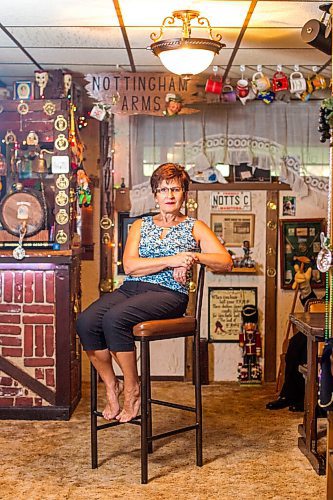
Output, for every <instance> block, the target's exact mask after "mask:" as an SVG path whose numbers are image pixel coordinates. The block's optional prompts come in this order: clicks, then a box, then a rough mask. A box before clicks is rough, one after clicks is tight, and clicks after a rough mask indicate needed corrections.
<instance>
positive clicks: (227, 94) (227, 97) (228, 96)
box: [221, 85, 236, 102]
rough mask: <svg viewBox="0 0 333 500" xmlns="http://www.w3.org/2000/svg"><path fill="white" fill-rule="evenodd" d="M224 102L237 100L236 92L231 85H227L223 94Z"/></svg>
mask: <svg viewBox="0 0 333 500" xmlns="http://www.w3.org/2000/svg"><path fill="white" fill-rule="evenodd" d="M221 100H222V102H236V92H235V91H234V89H233V87H232V86H231V85H225V86H224V87H223V90H222V94H221Z"/></svg>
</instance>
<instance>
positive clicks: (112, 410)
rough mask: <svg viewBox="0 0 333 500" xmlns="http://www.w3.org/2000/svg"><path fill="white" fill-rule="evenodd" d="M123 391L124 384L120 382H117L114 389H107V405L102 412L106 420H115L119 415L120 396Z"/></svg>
mask: <svg viewBox="0 0 333 500" xmlns="http://www.w3.org/2000/svg"><path fill="white" fill-rule="evenodd" d="M123 390H124V384H123V383H122V382H121V381H120V380H116V382H115V385H114V387H112V388H111V387H110V388H107V389H106V399H107V403H106V405H105V408H104V410H103V411H102V415H103V417H104V418H105V420H113V419H114V418H116V416H117V415H119V412H120V406H119V396H120V394H121V393H122V392H123Z"/></svg>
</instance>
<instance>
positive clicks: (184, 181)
mask: <svg viewBox="0 0 333 500" xmlns="http://www.w3.org/2000/svg"><path fill="white" fill-rule="evenodd" d="M171 179H177V180H178V181H179V183H180V185H181V187H182V188H183V190H184V191H188V189H189V184H190V176H189V175H188V173H187V172H186V170H185V168H184V167H183V166H182V165H179V164H178V163H162V165H160V166H159V167H157V169H156V170H154V172H153V174H152V176H151V178H150V185H151V189H152V191H153V193H154V194H155V193H156V190H157V188H158V187H159V186H160V185H161V183H162V181H170V180H171Z"/></svg>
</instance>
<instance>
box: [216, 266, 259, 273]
mask: <svg viewBox="0 0 333 500" xmlns="http://www.w3.org/2000/svg"><path fill="white" fill-rule="evenodd" d="M207 271H210V272H211V273H213V274H256V273H257V269H256V268H255V267H234V268H233V269H232V271H227V272H223V273H218V272H214V271H212V270H211V269H209V268H208V269H207Z"/></svg>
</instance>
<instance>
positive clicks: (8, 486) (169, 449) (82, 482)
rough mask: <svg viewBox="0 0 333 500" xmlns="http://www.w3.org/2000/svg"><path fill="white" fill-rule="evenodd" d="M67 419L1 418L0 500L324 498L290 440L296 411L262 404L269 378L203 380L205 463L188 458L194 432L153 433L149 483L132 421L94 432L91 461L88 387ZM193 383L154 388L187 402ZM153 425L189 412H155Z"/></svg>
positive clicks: (269, 390)
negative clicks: (252, 383)
mask: <svg viewBox="0 0 333 500" xmlns="http://www.w3.org/2000/svg"><path fill="white" fill-rule="evenodd" d="M84 389H85V390H84V393H85V394H84V398H83V400H82V401H81V403H80V405H79V407H78V408H77V410H76V411H75V413H74V415H73V417H72V418H71V420H70V421H69V422H28V421H2V422H0V425H1V434H0V450H1V453H0V467H1V468H0V498H1V500H7V499H13V500H14V499H18V500H21V499H22V500H23V499H25V500H32V499H33V500H37V499H38V500H44V499H45V500H46V499H47V500H51V499H55V500H62V499H70V500H84V499H94V500H99V499H101V500H102V499H103V500H104V499H116V498H125V499H180V500H183V499H184V500H185V499H199V500H201V499H202V500H203V499H223V500H229V499H230V500H231V499H233V500H234V499H247V500H252V499H256V500H264V499H276V500H277V499H279V500H288V499H300V500H306V499H309V500H310V499H311V500H312V499H315V500H322V499H325V497H326V495H325V490H326V478H325V477H323V476H322V477H319V476H317V474H316V473H315V472H314V470H313V469H312V467H311V465H310V464H309V462H308V461H307V459H306V458H305V457H304V456H303V455H302V453H301V452H300V451H299V450H298V448H297V424H298V423H299V422H300V421H301V414H299V413H297V414H292V413H290V412H289V411H288V410H279V411H275V412H272V411H268V410H266V409H265V403H266V402H267V401H268V400H270V399H271V398H272V396H273V390H274V387H273V386H272V385H266V386H263V387H239V385H238V384H237V383H223V384H212V385H210V386H204V387H203V399H204V427H205V431H204V466H203V467H202V468H198V467H196V466H195V447H194V439H193V438H194V433H193V432H190V433H186V434H183V435H180V436H176V437H174V438H168V439H165V440H163V441H159V442H158V443H157V444H156V445H155V451H154V454H153V455H152V456H151V458H150V466H149V478H150V482H149V484H148V485H140V449H139V441H140V438H139V428H138V427H136V426H132V425H125V426H120V427H118V428H116V429H109V430H106V431H100V432H99V443H100V455H99V462H100V467H99V468H98V469H96V470H92V469H91V468H90V444H89V439H90V435H89V406H88V388H87V387H85V388H84ZM192 391H193V388H192V386H191V385H190V384H184V383H179V382H173V383H169V382H168V383H166V382H157V383H154V385H153V396H155V397H160V398H163V399H167V398H172V397H176V398H178V400H180V401H182V402H183V403H185V404H187V403H189V402H190V401H191V396H192ZM154 415H155V417H156V428H157V429H158V431H159V432H163V430H165V429H167V426H170V425H175V426H177V425H179V424H182V423H184V422H185V421H188V420H190V419H191V417H193V416H192V415H190V414H189V415H186V416H185V417H182V416H181V414H180V413H179V411H177V410H171V409H166V408H158V409H157V410H156V411H155V414H154Z"/></svg>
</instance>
